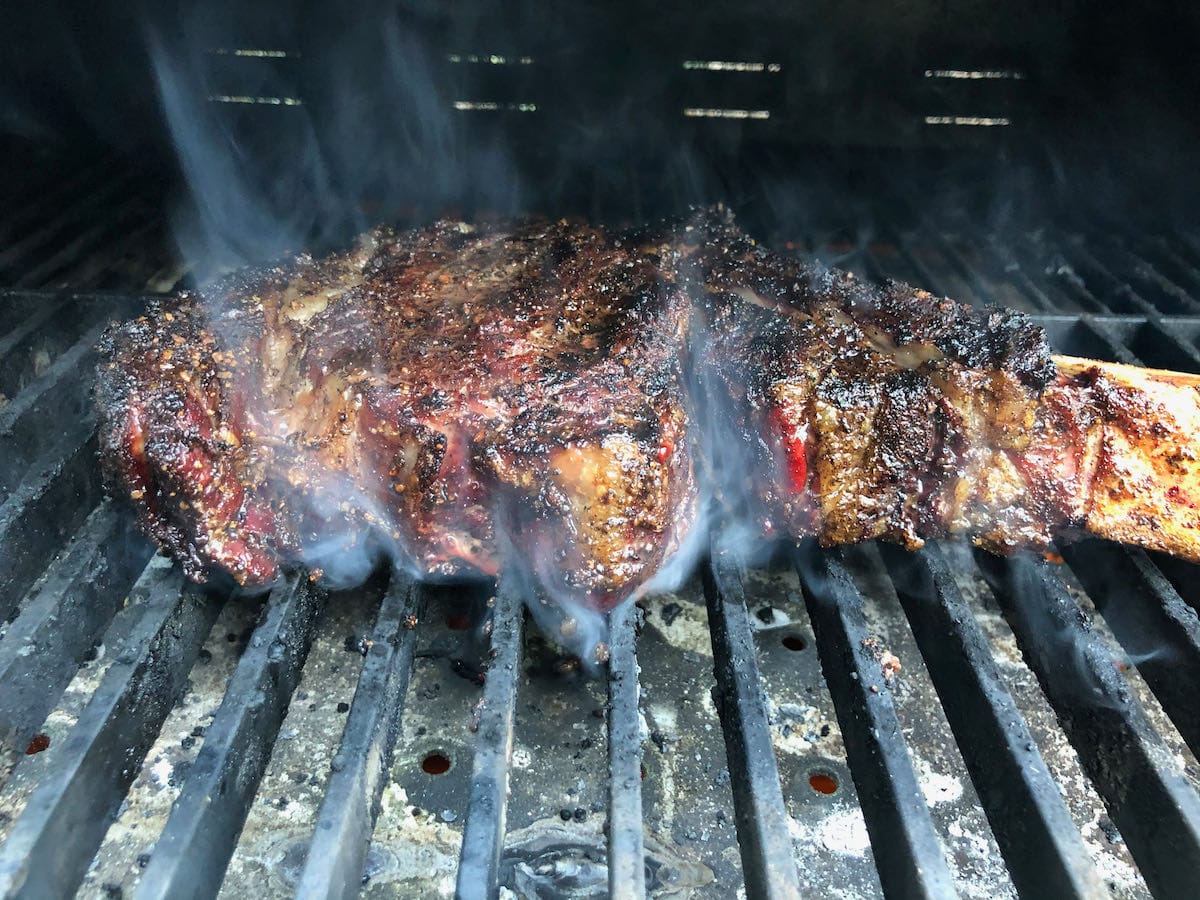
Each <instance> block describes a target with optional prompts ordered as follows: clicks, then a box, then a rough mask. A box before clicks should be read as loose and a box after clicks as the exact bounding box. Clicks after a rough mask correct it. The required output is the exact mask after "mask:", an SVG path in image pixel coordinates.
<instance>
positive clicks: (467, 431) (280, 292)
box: [97, 213, 1200, 609]
mask: <svg viewBox="0 0 1200 900" xmlns="http://www.w3.org/2000/svg"><path fill="white" fill-rule="evenodd" d="M102 356H103V360H102V363H101V366H100V370H99V382H98V387H97V397H98V402H99V407H100V413H101V432H100V435H101V447H102V459H103V462H104V467H105V470H106V473H107V475H108V479H109V483H110V485H111V486H112V487H113V489H114V492H116V493H122V494H125V495H127V496H129V497H131V498H132V500H133V501H134V502H135V504H136V505H137V506H138V508H139V509H140V511H141V520H142V522H143V525H144V526H145V528H146V529H147V531H148V532H149V533H150V534H151V535H152V536H153V537H154V538H155V539H156V540H157V541H158V542H159V543H160V544H161V545H162V546H164V547H166V548H167V549H168V550H169V551H170V552H171V553H172V554H174V555H175V556H176V557H177V558H178V559H180V560H181V561H182V563H183V565H184V567H185V568H186V570H187V571H188V573H189V574H190V575H192V576H193V577H201V576H202V575H203V573H204V572H205V570H206V569H207V568H208V567H209V566H213V565H215V566H218V567H221V568H223V569H226V570H227V571H229V572H231V573H232V574H233V575H234V576H235V577H237V578H238V579H239V580H241V581H243V582H244V583H249V584H262V583H266V582H269V581H270V580H271V579H273V578H274V577H275V575H276V573H277V571H278V567H279V566H280V564H281V563H283V562H285V561H287V560H288V559H291V558H295V557H300V556H303V554H304V552H305V548H311V547H312V546H314V545H317V544H319V543H321V542H322V541H325V540H328V539H329V536H330V535H334V536H351V537H352V536H354V535H355V534H357V533H360V532H363V531H371V532H373V533H374V534H376V535H379V536H382V537H383V538H384V539H386V540H390V541H392V542H394V544H395V545H396V547H397V549H398V551H399V552H400V553H402V554H403V555H404V557H405V558H407V559H408V560H410V561H411V562H412V563H413V564H414V565H415V566H416V567H417V569H418V570H419V571H421V572H425V573H428V574H431V575H455V574H459V573H463V572H466V571H479V572H484V573H495V572H497V571H498V569H499V568H500V566H501V565H502V563H503V562H504V561H505V560H513V561H515V562H516V563H517V564H519V565H521V566H523V567H525V568H526V569H528V570H530V571H531V572H532V573H533V574H534V575H535V576H536V577H537V579H538V581H539V583H540V584H541V585H542V587H544V588H545V589H546V590H547V591H548V592H549V593H550V594H551V595H554V596H558V597H566V598H574V599H576V600H578V601H581V602H583V603H585V604H586V605H588V606H591V607H593V608H598V609H605V608H608V607H610V606H611V605H612V604H614V603H616V602H618V601H620V600H621V599H623V598H625V597H627V596H629V595H630V594H631V593H634V592H635V591H636V590H637V589H638V588H639V587H640V586H641V585H643V584H644V583H645V582H646V581H647V580H648V579H649V577H650V576H651V575H653V574H654V572H655V571H656V570H657V569H658V567H659V566H661V565H662V563H663V561H664V560H665V559H666V557H667V556H668V555H669V554H670V553H671V552H672V551H673V550H674V549H675V547H676V546H677V545H678V544H679V542H680V541H681V539H682V538H683V536H684V534H685V533H686V532H687V530H688V529H689V528H690V527H691V526H692V525H693V524H694V522H695V521H696V519H697V507H698V504H699V502H700V497H701V495H702V493H703V494H706V495H707V494H711V495H713V496H715V497H717V498H718V499H720V500H722V501H723V502H724V505H725V508H726V509H736V510H737V514H739V515H742V516H746V517H748V518H749V519H750V521H751V522H752V523H753V524H754V526H755V527H756V529H757V530H758V531H760V532H762V533H766V534H786V535H791V536H795V537H799V536H802V535H812V534H815V535H817V536H818V537H819V538H820V539H821V540H822V541H823V542H824V543H827V544H832V543H845V542H851V541H860V540H866V539H871V538H877V537H878V538H886V539H891V540H897V541H900V542H901V543H904V544H906V545H908V546H919V545H920V543H921V541H922V540H924V539H927V538H931V537H937V536H941V535H945V534H965V535H969V536H971V537H973V538H974V539H975V540H976V541H977V542H979V543H981V544H983V545H984V546H987V547H989V548H991V549H995V550H1002V551H1003V550H1011V549H1013V548H1015V547H1021V546H1035V547H1037V546H1044V545H1045V544H1047V543H1048V542H1049V541H1050V540H1051V539H1053V538H1055V537H1060V538H1061V537H1065V536H1069V535H1070V534H1072V533H1076V532H1092V533H1097V534H1101V535H1105V536H1109V537H1114V538H1117V539H1121V540H1129V541H1132V542H1136V543H1142V544H1145V545H1147V546H1152V547H1156V548H1158V549H1165V550H1168V551H1170V552H1176V553H1180V554H1181V555H1185V556H1190V557H1191V558H1197V557H1198V556H1200V539H1198V535H1200V518H1198V514H1197V512H1196V509H1197V503H1198V502H1200V490H1198V489H1197V483H1198V482H1200V463H1197V462H1196V454H1195V453H1194V452H1193V447H1194V444H1193V437H1192V435H1193V434H1195V433H1196V427H1197V426H1200V410H1198V404H1197V394H1196V390H1195V388H1194V387H1189V386H1188V385H1186V384H1181V383H1179V381H1178V376H1173V375H1171V373H1165V374H1164V373H1160V374H1161V375H1162V377H1157V376H1155V375H1154V374H1153V373H1152V372H1151V371H1150V370H1132V369H1130V367H1112V366H1105V365H1102V364H1080V365H1077V366H1075V367H1074V368H1073V369H1072V370H1071V371H1060V370H1059V369H1058V368H1057V367H1056V365H1055V363H1054V361H1053V359H1052V358H1051V356H1050V352H1049V349H1048V347H1047V344H1046V341H1045V338H1044V335H1043V334H1042V333H1041V331H1040V330H1039V329H1037V328H1035V327H1034V326H1033V325H1031V324H1030V323H1029V322H1028V320H1027V319H1025V318H1024V317H1023V316H1021V315H1020V314H1016V313H1012V312H1005V311H1000V310H982V311H981V310H974V309H971V308H968V307H964V306H961V305H959V304H955V303H953V302H952V301H949V300H944V299H938V298H934V297H932V296H931V295H929V294H928V293H926V292H924V291H919V290H916V289H914V288H910V287H908V286H906V285H899V284H889V285H886V286H884V287H882V288H880V287H874V286H869V285H865V284H862V283H860V282H858V281H856V280H855V279H854V278H853V277H852V276H850V275H847V274H844V273H839V272H834V271H824V270H819V269H814V268H811V267H808V266H805V265H803V264H801V263H799V262H797V261H795V260H793V259H791V258H787V257H784V256H781V255H778V254H775V253H773V252H771V251H769V250H767V249H764V248H762V247H760V246H758V245H757V244H756V243H755V242H754V241H752V240H751V239H749V238H748V237H747V236H746V235H745V234H744V233H742V232H741V231H740V230H739V229H737V228H736V227H735V226H734V225H733V224H732V222H731V220H730V219H729V217H728V216H726V215H724V214H722V213H708V214H705V215H701V216H698V217H696V218H695V219H693V220H690V221H688V222H684V223H679V224H674V225H667V226H663V227H661V228H658V229H650V230H641V231H630V232H610V231H606V230H603V229H599V228H592V227H588V226H585V225H582V224H574V223H570V222H557V223H548V222H527V223H517V224H512V223H509V224H502V225H492V226H486V227H481V228H479V229H475V228H471V227H468V226H465V225H462V224H460V223H449V222H442V223H438V224H436V225H433V226H431V227H429V228H426V229H422V230H417V231H409V232H402V233H397V232H393V231H391V230H388V229H376V230H375V231H373V232H371V233H369V234H368V235H365V236H364V237H363V238H362V239H361V240H360V242H359V244H358V246H357V247H356V248H355V249H353V250H351V251H349V252H346V253H342V254H336V255H333V256H329V257H326V258H324V259H320V260H314V259H312V258H309V257H307V256H301V257H298V258H296V259H294V260H292V261H290V262H288V263H286V264H283V265H280V266H277V267H274V268H269V269H265V270H247V271H245V272H242V273H240V274H238V275H236V276H234V277H233V278H230V279H227V280H225V281H223V282H221V283H219V284H216V285H213V286H210V287H208V288H206V289H204V290H203V291H201V292H199V293H189V294H184V295H181V296H180V297H179V298H177V299H175V300H172V301H168V302H166V303H163V304H161V305H159V306H157V307H155V308H153V309H151V310H150V311H149V312H148V313H147V314H146V315H145V316H143V317H141V318H139V319H136V320H134V321H133V322H129V323H126V324H124V325H121V326H118V327H116V328H114V329H112V330H110V332H109V333H108V334H107V336H106V337H105V339H104V343H103V346H102ZM1125 370H1129V371H1125ZM1167 376H1171V377H1167ZM693 461H695V462H696V464H695V465H693Z"/></svg>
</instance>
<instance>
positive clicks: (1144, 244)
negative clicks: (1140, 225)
mask: <svg viewBox="0 0 1200 900" xmlns="http://www.w3.org/2000/svg"><path fill="white" fill-rule="evenodd" d="M1135 241H1136V249H1135V251H1133V252H1136V253H1137V254H1138V255H1139V256H1141V257H1143V258H1145V259H1147V260H1149V257H1151V256H1153V257H1154V258H1155V259H1156V260H1157V263H1155V267H1156V268H1165V269H1166V271H1167V272H1168V274H1169V275H1170V277H1171V278H1172V279H1173V280H1175V281H1176V282H1185V284H1184V285H1183V287H1184V288H1185V289H1186V290H1187V291H1188V293H1190V294H1192V295H1193V296H1196V295H1198V294H1200V270H1198V269H1197V268H1196V267H1195V266H1194V265H1192V263H1191V262H1190V261H1189V260H1187V259H1185V258H1184V257H1183V256H1182V255H1181V254H1180V253H1179V251H1178V249H1177V246H1175V245H1172V244H1170V243H1169V242H1168V241H1167V239H1166V238H1164V237H1163V236H1162V235H1161V234H1160V235H1152V236H1151V235H1147V236H1138V237H1136V238H1135Z"/></svg>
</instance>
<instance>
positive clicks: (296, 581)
mask: <svg viewBox="0 0 1200 900" xmlns="http://www.w3.org/2000/svg"><path fill="white" fill-rule="evenodd" d="M323 599H324V594H323V592H321V591H318V590H316V589H314V588H313V587H312V586H311V585H310V584H309V581H308V576H307V574H306V573H304V572H302V571H292V572H289V573H288V574H287V575H286V576H285V577H284V578H283V579H282V580H281V581H280V583H279V584H278V585H277V586H276V587H275V588H274V589H273V590H272V591H271V595H270V597H269V598H268V600H267V604H266V607H265V610H264V613H265V615H264V617H263V620H262V622H261V624H259V626H258V627H257V628H255V629H254V634H253V635H252V636H251V638H250V644H249V646H248V647H247V648H246V650H245V652H244V653H243V654H242V658H241V660H239V661H238V666H237V669H236V670H235V671H234V673H233V677H232V678H231V679H230V680H229V686H228V688H227V689H226V691H225V699H224V700H223V701H222V702H221V708H220V709H219V710H218V711H217V715H216V718H215V719H214V720H213V723H212V725H210V726H209V728H208V730H207V731H206V732H205V735H204V746H203V747H202V748H201V749H200V752H199V754H197V756H196V761H195V763H194V764H193V766H192V769H191V772H190V774H189V775H188V778H187V781H185V782H184V785H183V790H182V791H180V794H179V797H178V798H176V800H175V804H174V805H173V806H172V807H171V814H170V817H169V818H168V819H167V824H166V827H165V828H164V829H163V832H162V834H161V835H160V836H159V838H158V842H157V843H156V844H155V847H154V853H153V854H152V855H151V857H150V862H149V864H148V865H147V866H146V870H145V872H144V873H143V874H142V879H141V883H140V884H139V885H138V888H137V892H136V894H135V896H136V897H138V898H140V900H150V898H155V897H157V898H163V900H168V898H169V900H176V898H181V897H214V896H216V893H217V891H218V889H219V888H220V886H221V879H222V877H223V876H224V873H225V867H226V866H227V865H228V864H229V857H230V856H231V855H232V853H233V848H234V845H235V844H236V843H237V839H238V835H239V834H241V831H242V826H243V825H244V824H245V821H246V815H247V813H248V812H249V809H250V803H251V802H252V801H253V799H254V793H255V791H256V790H257V788H258V783H259V781H260V779H261V778H262V774H263V771H264V770H265V769H266V765H267V760H268V757H269V756H270V752H271V747H272V745H273V744H274V742H275V736H276V734H277V733H278V732H279V725H280V723H281V722H282V721H283V717H284V714H285V713H286V712H287V705H288V701H289V700H290V698H291V696H292V691H293V690H295V687H296V683H297V682H298V681H299V680H300V669H301V667H302V666H303V665H304V660H305V657H306V656H307V655H308V648H309V644H310V643H311V641H312V636H313V631H314V629H315V626H316V620H317V615H318V613H319V612H320V610H321V607H322V606H323Z"/></svg>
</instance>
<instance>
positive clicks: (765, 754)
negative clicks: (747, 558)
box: [701, 550, 800, 900]
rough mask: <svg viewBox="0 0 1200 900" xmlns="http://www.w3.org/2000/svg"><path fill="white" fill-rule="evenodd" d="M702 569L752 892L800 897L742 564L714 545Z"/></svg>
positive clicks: (739, 833)
mask: <svg viewBox="0 0 1200 900" xmlns="http://www.w3.org/2000/svg"><path fill="white" fill-rule="evenodd" d="M701 573H702V577H703V580H704V593H705V597H706V599H707V601H708V628H709V633H710V636H711V638H712V647H713V667H714V673H715V676H716V688H715V690H714V699H715V700H716V702H717V712H718V713H719V714H720V717H721V726H722V729H721V730H722V731H723V732H724V734H725V750H726V758H727V761H728V764H729V774H730V783H731V784H732V786H733V806H734V822H735V823H736V825H737V836H738V845H739V847H740V850H741V856H742V873H743V876H744V878H745V881H746V893H747V895H748V896H752V897H768V898H772V900H776V898H778V900H784V898H795V897H799V896H800V880H799V875H798V873H797V871H796V863H795V858H794V853H795V851H794V850H793V848H792V839H791V836H790V834H789V831H788V811H787V806H786V805H785V803H784V800H783V791H782V789H781V787H780V782H779V767H778V765H777V763H776V761H775V754H774V751H773V750H772V746H771V732H770V727H769V723H768V719H767V709H766V705H765V704H764V702H763V695H762V681H761V679H760V678H759V674H758V663H757V661H756V659H755V647H754V637H753V631H752V629H751V627H750V617H749V613H747V611H746V596H745V585H744V583H743V580H742V569H741V565H740V563H739V562H738V561H737V560H736V559H735V557H734V554H733V553H732V551H724V552H722V551H720V550H716V551H714V553H713V555H712V556H711V557H710V558H709V560H707V561H706V562H704V563H702V564H701Z"/></svg>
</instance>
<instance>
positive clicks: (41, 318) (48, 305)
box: [0, 296, 66, 396]
mask: <svg viewBox="0 0 1200 900" xmlns="http://www.w3.org/2000/svg"><path fill="white" fill-rule="evenodd" d="M65 305H66V300H65V298H63V297H54V296H50V297H48V298H46V300H45V301H44V302H42V303H38V304H37V305H36V306H34V307H33V308H32V309H30V310H29V311H28V312H27V313H26V314H25V316H24V317H23V318H22V320H21V322H20V323H18V324H15V325H13V326H12V327H11V328H10V329H8V331H7V332H5V334H4V335H3V336H0V363H3V364H4V365H5V366H6V367H8V366H9V365H10V363H9V361H8V360H9V356H11V355H12V354H13V353H14V351H16V350H17V349H18V348H19V347H20V346H21V344H22V343H23V342H24V341H26V340H28V339H29V338H30V337H31V336H32V335H33V334H34V333H35V332H36V331H37V330H38V329H39V328H42V327H43V326H44V325H46V324H47V323H48V322H50V320H51V319H53V318H54V317H55V316H56V315H58V313H59V312H60V311H61V310H62V308H63V307H64V306H65ZM15 371H16V370H15V369H13V372H14V374H15ZM3 387H4V389H5V390H6V392H7V393H8V394H10V395H14V396H15V395H16V393H17V391H16V390H15V389H14V382H13V380H12V376H9V377H6V378H5V379H4V381H3Z"/></svg>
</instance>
